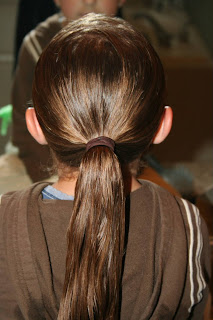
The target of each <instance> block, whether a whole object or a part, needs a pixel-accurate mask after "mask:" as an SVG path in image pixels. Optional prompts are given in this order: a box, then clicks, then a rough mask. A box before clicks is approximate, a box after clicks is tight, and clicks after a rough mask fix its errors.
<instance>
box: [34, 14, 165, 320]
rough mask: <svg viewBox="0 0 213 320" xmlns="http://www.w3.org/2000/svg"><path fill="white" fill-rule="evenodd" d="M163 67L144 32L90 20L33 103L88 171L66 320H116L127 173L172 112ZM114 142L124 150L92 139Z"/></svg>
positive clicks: (51, 52)
mask: <svg viewBox="0 0 213 320" xmlns="http://www.w3.org/2000/svg"><path fill="white" fill-rule="evenodd" d="M164 92H165V81H164V73H163V68H162V65H161V63H160V60H159V58H158V56H157V54H156V53H155V51H154V49H153V48H152V46H151V45H150V44H149V43H148V42H147V40H146V39H145V38H144V37H143V35H142V34H140V33H139V32H137V31H136V30H134V28H133V27H131V26H130V25H129V24H128V23H126V22H124V21H123V20H121V19H118V18H110V17H106V16H104V15H95V14H89V15H87V16H85V17H83V18H81V19H79V20H76V21H74V22H72V23H71V24H69V25H68V26H66V28H64V29H63V30H62V31H61V32H60V33H59V34H58V35H57V36H56V37H55V38H54V39H53V40H52V41H51V43H50V44H49V45H48V47H47V48H46V49H45V51H44V52H43V53H42V55H41V57H40V59H39V62H38V64H37V67H36V71H35V79H34V83H33V103H34V105H35V108H36V114H37V117H38V120H39V123H40V125H41V128H42V130H43V132H44V135H45V137H46V139H47V141H48V144H49V146H50V148H51V149H52V150H53V152H54V154H55V156H56V158H57V160H58V161H59V162H60V163H63V164H64V165H65V166H67V167H79V175H78V180H77V185H76V188H75V199H74V208H73V211H72V216H71V219H70V225H69V228H68V233H67V237H68V249H67V260H66V275H65V282H64V292H63V297H62V299H61V305H60V311H59V319H63V320H64V319H75V320H76V319H100V320H101V319H104V320H106V319H116V318H118V317H119V303H120V301H119V294H120V287H121V276H122V259H123V252H124V233H125V232H124V230H125V196H124V185H123V176H122V171H121V166H122V165H123V164H130V163H132V162H133V161H134V160H136V159H137V158H139V157H140V156H141V154H143V153H144V152H145V151H147V149H148V148H149V146H150V144H151V143H152V140H153V138H154V136H155V133H156V131H157V129H158V127H159V124H160V120H161V117H162V115H163V110H164V104H163V103H164ZM99 136H106V137H109V138H111V139H113V140H114V141H115V152H113V151H112V150H111V149H110V148H108V147H106V146H95V147H93V148H91V149H89V150H88V151H87V152H86V151H85V150H86V144H87V142H88V141H89V140H91V139H93V138H96V137H99Z"/></svg>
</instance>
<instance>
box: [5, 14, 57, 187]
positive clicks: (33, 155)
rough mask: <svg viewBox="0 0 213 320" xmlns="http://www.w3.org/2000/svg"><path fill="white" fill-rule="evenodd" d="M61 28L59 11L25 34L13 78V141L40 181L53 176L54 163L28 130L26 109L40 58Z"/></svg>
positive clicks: (34, 175) (45, 148)
mask: <svg viewBox="0 0 213 320" xmlns="http://www.w3.org/2000/svg"><path fill="white" fill-rule="evenodd" d="M60 29H61V23H60V21H59V14H55V15H53V16H52V17H50V18H48V19H47V20H46V21H45V22H42V23H40V24H39V25H38V26H37V28H36V29H35V30H33V31H31V32H30V33H29V34H28V35H27V36H26V37H25V39H24V41H23V44H22V46H21V49H20V53H19V58H18V65H17V68H16V72H15V76H14V80H13V86H12V96H11V100H12V105H13V127H12V142H13V144H14V145H15V146H17V147H18V148H19V156H20V158H21V159H22V160H23V162H24V164H25V167H26V169H27V172H28V174H29V175H30V177H31V179H32V180H33V181H39V180H41V179H44V178H47V177H48V176H49V173H48V171H47V167H51V165H52V159H51V157H50V152H49V148H48V147H47V146H42V145H39V144H38V143H37V142H36V141H35V140H34V139H33V138H32V136H31V135H30V133H29V132H28V130H27V126H26V122H25V111H26V108H27V103H28V102H29V101H30V100H31V96H32V93H31V92H32V82H33V75H34V69H35V65H36V62H37V59H38V57H39V55H40V54H41V52H42V50H43V49H44V48H45V47H46V45H47V44H48V43H49V42H50V40H51V39H52V38H53V37H54V36H55V34H56V33H57V32H58V31H59V30H60Z"/></svg>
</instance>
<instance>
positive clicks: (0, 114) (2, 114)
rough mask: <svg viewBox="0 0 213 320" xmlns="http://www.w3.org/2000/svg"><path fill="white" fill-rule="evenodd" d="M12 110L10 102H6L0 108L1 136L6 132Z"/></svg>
mask: <svg viewBox="0 0 213 320" xmlns="http://www.w3.org/2000/svg"><path fill="white" fill-rule="evenodd" d="M12 110H13V107H12V105H11V104H8V105H6V106H4V107H2V108H0V119H2V121H1V130H0V134H1V136H6V134H7V129H8V126H9V124H10V123H11V121H12Z"/></svg>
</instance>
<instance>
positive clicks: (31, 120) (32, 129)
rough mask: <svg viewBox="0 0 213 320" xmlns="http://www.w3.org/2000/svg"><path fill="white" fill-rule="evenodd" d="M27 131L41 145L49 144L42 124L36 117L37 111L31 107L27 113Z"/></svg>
mask: <svg viewBox="0 0 213 320" xmlns="http://www.w3.org/2000/svg"><path fill="white" fill-rule="evenodd" d="M25 119H26V123H27V129H28V131H29V133H30V134H31V136H32V137H33V138H34V139H35V140H36V141H37V142H38V143H40V144H47V140H46V138H45V136H44V134H43V132H42V130H41V127H40V124H39V122H38V119H37V117H36V113H35V109H34V108H32V107H30V108H28V109H27V111H26V113H25Z"/></svg>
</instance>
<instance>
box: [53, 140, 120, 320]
mask: <svg viewBox="0 0 213 320" xmlns="http://www.w3.org/2000/svg"><path fill="white" fill-rule="evenodd" d="M124 202H125V201H124V186H123V177H122V172H121V168H120V164H119V161H118V159H117V156H116V155H115V154H114V152H113V151H112V150H111V149H109V148H108V147H104V146H98V147H97V146H96V147H93V148H92V149H90V150H89V151H87V152H86V153H85V155H84V157H83V159H82V161H81V165H80V168H79V176H78V180H77V184H76V189H75V200H74V207H73V212H72V217H71V219H70V225H69V228H68V233H67V236H68V251H67V252H68V253H67V260H66V275H65V283H64V292H63V297H62V300H61V306H60V312H59V319H60V320H65V319H66V320H67V319H75V320H78V319H81V320H82V319H92V320H93V319H99V320H107V319H117V318H118V316H119V292H120V281H121V272H122V258H123V247H124V230H125V209H124V208H125V203H124Z"/></svg>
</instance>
